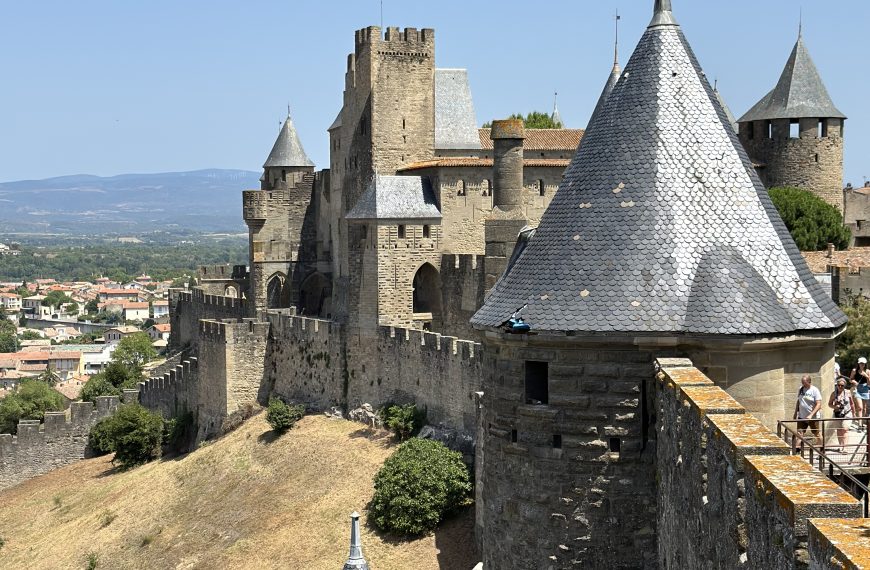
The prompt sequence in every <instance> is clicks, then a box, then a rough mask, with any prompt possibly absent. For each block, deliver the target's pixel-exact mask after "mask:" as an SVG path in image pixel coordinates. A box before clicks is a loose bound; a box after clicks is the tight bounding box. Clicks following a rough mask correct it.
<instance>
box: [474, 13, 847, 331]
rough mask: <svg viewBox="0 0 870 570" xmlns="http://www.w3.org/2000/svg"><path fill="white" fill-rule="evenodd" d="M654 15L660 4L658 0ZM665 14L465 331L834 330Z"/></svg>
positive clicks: (831, 316)
mask: <svg viewBox="0 0 870 570" xmlns="http://www.w3.org/2000/svg"><path fill="white" fill-rule="evenodd" d="M657 4H658V5H663V4H670V3H669V2H667V1H662V0H659V2H657ZM726 123H727V117H726V115H725V112H724V110H723V109H722V107H721V106H720V105H719V103H718V100H717V99H716V97H715V95H714V94H713V90H712V88H711V87H710V84H709V83H708V82H707V80H706V79H705V77H704V75H703V73H702V71H701V68H700V66H699V64H698V62H697V60H696V59H695V56H694V54H693V52H692V50H691V48H690V47H689V44H688V43H687V41H686V39H685V37H684V35H683V32H682V30H681V29H680V27H679V26H678V25H677V24H676V23H675V20H674V18H673V14H672V13H671V12H670V11H667V14H663V13H660V10H656V14H655V17H654V19H653V23H652V24H651V25H650V27H649V28H648V29H647V30H646V32H645V33H644V35H643V37H642V38H641V40H640V43H639V44H638V46H637V48H636V49H635V52H634V54H633V55H632V57H631V60H630V61H629V62H628V64H627V65H626V67H625V71H624V73H623V74H622V76H621V77H620V79H619V82H618V83H617V84H616V86H615V87H614V89H613V92H612V93H611V94H610V96H609V97H608V98H607V100H606V102H605V104H604V107H603V108H602V109H601V112H600V113H598V114H597V115H596V116H595V117H594V119H593V121H592V123H591V124H590V126H589V129H588V130H587V132H586V135H585V136H584V138H583V144H581V145H580V148H579V149H578V151H577V154H576V155H575V156H574V160H573V161H572V163H571V166H570V167H568V170H567V171H566V172H565V176H564V179H563V181H562V184H561V185H560V187H559V190H558V192H557V193H556V195H555V196H554V198H553V200H552V202H551V204H550V206H549V208H548V209H547V211H546V212H545V213H544V215H543V217H542V219H541V223H540V226H539V227H538V228H537V231H536V233H535V235H534V237H533V238H531V240H529V242H528V245H527V246H526V248H525V250H524V251H523V252H522V253H521V254H520V256H519V259H518V260H517V261H516V263H515V265H514V266H513V268H512V269H511V270H510V271H509V272H508V273H506V274H504V275H502V277H501V279H500V280H499V281H498V282H497V283H496V285H495V287H494V288H493V289H492V291H491V293H490V295H489V297H487V299H486V301H485V302H484V305H483V307H482V308H481V309H480V310H479V311H478V312H477V314H475V315H474V317H473V318H472V320H471V322H472V324H474V325H475V326H477V327H499V326H501V325H502V324H503V323H505V322H506V321H507V320H508V319H509V318H510V316H511V315H512V314H513V313H514V312H515V311H517V309H519V308H520V307H525V310H524V311H523V312H522V316H523V317H524V318H525V320H526V322H527V323H529V325H530V326H531V328H532V331H538V332H550V333H555V334H561V333H566V332H573V331H582V332H587V333H608V332H622V333H657V334H667V333H675V334H680V333H694V334H705V335H706V334H712V335H757V334H777V333H793V332H797V331H808V330H820V329H825V330H832V329H837V328H839V327H841V326H842V325H844V324H845V322H846V317H845V315H844V314H843V313H842V312H841V311H840V310H839V309H838V308H837V306H836V305H835V304H834V303H833V301H832V300H831V298H830V297H828V296H827V295H826V294H825V293H824V291H823V290H822V288H821V286H820V285H819V284H818V283H817V282H816V280H815V279H814V278H813V275H812V274H811V273H810V271H809V269H808V267H807V264H806V262H805V261H804V259H803V257H801V255H800V252H799V251H798V249H797V247H796V246H795V244H794V241H793V240H792V238H791V236H790V235H789V234H788V231H787V230H786V228H785V225H784V224H783V222H782V220H781V219H780V217H779V215H778V214H777V212H776V209H775V208H774V206H773V204H772V202H771V200H770V198H769V197H768V194H767V191H766V190H765V188H764V186H763V185H762V184H761V181H760V180H759V178H758V176H757V174H756V173H755V171H754V170H753V168H752V165H751V164H750V162H749V159H748V157H747V155H746V152H745V151H744V150H743V147H742V146H741V144H740V142H739V141H738V139H737V136H736V134H735V133H734V131H733V129H731V127H730V126H728V125H727V124H726Z"/></svg>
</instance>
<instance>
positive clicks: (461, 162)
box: [399, 158, 571, 172]
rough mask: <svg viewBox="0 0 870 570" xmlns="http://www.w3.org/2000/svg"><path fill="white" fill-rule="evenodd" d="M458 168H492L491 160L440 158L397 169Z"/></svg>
mask: <svg viewBox="0 0 870 570" xmlns="http://www.w3.org/2000/svg"><path fill="white" fill-rule="evenodd" d="M569 164H571V161H570V160H568V159H562V158H531V159H529V158H527V159H525V160H523V166H524V167H525V168H534V167H552V168H567V167H568V165H569ZM459 167H486V168H492V159H491V158H440V159H437V160H424V161H421V162H414V163H411V164H409V165H407V166H404V167H402V168H400V169H399V172H407V171H409V170H421V169H424V168H459Z"/></svg>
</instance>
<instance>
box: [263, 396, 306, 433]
mask: <svg viewBox="0 0 870 570" xmlns="http://www.w3.org/2000/svg"><path fill="white" fill-rule="evenodd" d="M304 415H305V406H304V405H303V404H285V403H284V402H282V401H281V400H279V399H278V398H269V407H268V408H266V421H267V422H269V425H270V426H272V429H273V430H275V431H276V432H278V433H284V432H285V431H287V430H289V429H291V428H292V427H293V426H294V425H296V422H298V421H299V420H301V419H302V417H303V416H304Z"/></svg>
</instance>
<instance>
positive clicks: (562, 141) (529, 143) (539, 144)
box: [478, 129, 584, 151]
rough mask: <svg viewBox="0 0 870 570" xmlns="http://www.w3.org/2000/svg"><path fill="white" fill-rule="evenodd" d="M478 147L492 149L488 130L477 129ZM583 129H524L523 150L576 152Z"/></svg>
mask: <svg viewBox="0 0 870 570" xmlns="http://www.w3.org/2000/svg"><path fill="white" fill-rule="evenodd" d="M478 132H479V133H480V146H481V148H483V149H484V150H490V149H492V139H491V138H489V133H490V129H479V131H478ZM583 133H584V131H583V129H526V140H525V141H523V149H524V150H572V151H573V150H577V147H578V146H579V145H580V139H582V138H583Z"/></svg>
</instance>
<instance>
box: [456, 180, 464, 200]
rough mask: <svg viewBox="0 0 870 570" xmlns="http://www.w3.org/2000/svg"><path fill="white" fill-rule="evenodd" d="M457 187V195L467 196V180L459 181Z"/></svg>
mask: <svg viewBox="0 0 870 570" xmlns="http://www.w3.org/2000/svg"><path fill="white" fill-rule="evenodd" d="M456 188H457V191H456V195H457V196H465V181H464V180H460V181H459V182H457V183H456Z"/></svg>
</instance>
